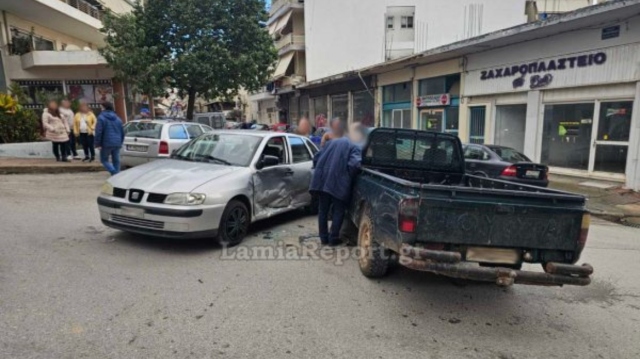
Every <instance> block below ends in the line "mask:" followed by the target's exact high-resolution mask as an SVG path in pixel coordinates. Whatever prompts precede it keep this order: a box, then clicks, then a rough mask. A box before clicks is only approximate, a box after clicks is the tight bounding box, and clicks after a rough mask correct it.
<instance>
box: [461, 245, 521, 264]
mask: <svg viewBox="0 0 640 359" xmlns="http://www.w3.org/2000/svg"><path fill="white" fill-rule="evenodd" d="M519 259H520V255H519V254H518V251H517V250H515V249H507V248H487V247H469V248H467V261H469V262H482V263H502V264H516V263H518V260H519Z"/></svg>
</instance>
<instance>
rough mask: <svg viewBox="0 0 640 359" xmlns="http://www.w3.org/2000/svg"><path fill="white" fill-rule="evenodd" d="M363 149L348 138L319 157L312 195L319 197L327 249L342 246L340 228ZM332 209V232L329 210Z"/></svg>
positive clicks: (337, 141) (322, 237)
mask: <svg viewBox="0 0 640 359" xmlns="http://www.w3.org/2000/svg"><path fill="white" fill-rule="evenodd" d="M361 158H362V155H361V151H360V148H359V147H358V146H356V145H355V144H353V143H351V141H350V140H349V139H348V138H346V137H341V138H336V139H333V140H331V141H330V142H328V143H327V144H326V146H325V147H324V148H323V149H322V150H321V151H320V152H318V154H317V155H316V156H315V158H314V160H313V162H314V166H315V169H314V172H313V178H312V179H311V186H310V191H311V193H312V195H316V196H317V197H318V203H319V208H318V231H319V232H320V241H321V242H322V244H324V245H330V246H337V245H339V244H341V243H340V227H342V222H343V220H344V215H345V210H346V207H347V204H348V203H349V198H350V194H351V190H352V188H351V187H352V185H353V179H354V177H355V175H356V174H357V172H358V169H359V168H360V161H361ZM331 206H333V208H332V212H333V214H332V218H331V231H329V228H328V227H329V226H328V221H329V218H328V217H329V209H330V208H331Z"/></svg>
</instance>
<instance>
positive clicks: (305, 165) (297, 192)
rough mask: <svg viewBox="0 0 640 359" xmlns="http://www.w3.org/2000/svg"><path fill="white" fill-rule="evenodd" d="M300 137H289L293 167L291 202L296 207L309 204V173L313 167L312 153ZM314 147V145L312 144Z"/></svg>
mask: <svg viewBox="0 0 640 359" xmlns="http://www.w3.org/2000/svg"><path fill="white" fill-rule="evenodd" d="M305 141H309V140H307V139H303V138H302V137H296V136H291V137H289V150H290V151H291V168H292V169H293V204H294V205H295V206H297V207H303V206H308V205H310V204H311V194H310V193H309V186H310V185H311V175H312V169H313V155H314V154H313V153H312V152H311V149H310V148H309V147H308V146H309V145H311V146H313V144H312V143H310V141H309V144H307V143H306V142H305ZM314 148H315V146H314Z"/></svg>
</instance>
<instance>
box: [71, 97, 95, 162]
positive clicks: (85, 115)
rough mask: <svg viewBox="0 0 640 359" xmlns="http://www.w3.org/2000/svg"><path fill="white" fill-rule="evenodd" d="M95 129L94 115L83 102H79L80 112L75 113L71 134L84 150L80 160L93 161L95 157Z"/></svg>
mask: <svg viewBox="0 0 640 359" xmlns="http://www.w3.org/2000/svg"><path fill="white" fill-rule="evenodd" d="M95 129H96V116H95V115H94V114H93V112H92V111H91V110H90V109H89V106H88V105H87V104H86V103H85V102H82V103H80V112H78V113H77V114H76V117H75V119H74V121H73V134H74V135H75V136H76V138H77V139H79V140H80V143H81V144H82V150H83V151H84V159H83V160H82V162H87V161H89V162H93V161H94V160H95V159H96V150H95V149H94V148H93V138H94V136H93V134H94V133H95Z"/></svg>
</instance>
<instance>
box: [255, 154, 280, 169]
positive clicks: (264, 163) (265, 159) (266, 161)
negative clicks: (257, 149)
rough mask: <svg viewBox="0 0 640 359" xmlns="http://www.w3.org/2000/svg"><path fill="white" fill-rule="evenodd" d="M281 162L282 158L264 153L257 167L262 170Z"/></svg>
mask: <svg viewBox="0 0 640 359" xmlns="http://www.w3.org/2000/svg"><path fill="white" fill-rule="evenodd" d="M279 164H280V159H279V158H278V157H276V156H269V155H264V156H262V159H261V160H260V161H258V163H257V164H256V168H257V169H259V170H261V169H263V168H266V167H272V166H277V165H279Z"/></svg>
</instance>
